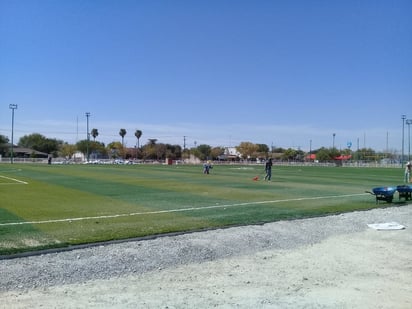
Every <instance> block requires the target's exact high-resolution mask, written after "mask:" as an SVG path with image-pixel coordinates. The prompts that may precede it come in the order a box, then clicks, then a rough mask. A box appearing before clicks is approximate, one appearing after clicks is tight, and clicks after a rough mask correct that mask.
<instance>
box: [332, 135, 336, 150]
mask: <svg viewBox="0 0 412 309" xmlns="http://www.w3.org/2000/svg"><path fill="white" fill-rule="evenodd" d="M335 136H336V133H333V144H332V148H333V149H335Z"/></svg>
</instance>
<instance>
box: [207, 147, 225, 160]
mask: <svg viewBox="0 0 412 309" xmlns="http://www.w3.org/2000/svg"><path fill="white" fill-rule="evenodd" d="M224 154H225V148H223V147H213V148H212V149H211V151H210V156H211V157H212V159H213V160H216V159H217V158H218V157H219V156H221V155H224Z"/></svg>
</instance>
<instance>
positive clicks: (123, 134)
mask: <svg viewBox="0 0 412 309" xmlns="http://www.w3.org/2000/svg"><path fill="white" fill-rule="evenodd" d="M126 133H127V132H126V129H120V131H119V135H120V136H121V137H122V146H123V147H124V137H125V136H126Z"/></svg>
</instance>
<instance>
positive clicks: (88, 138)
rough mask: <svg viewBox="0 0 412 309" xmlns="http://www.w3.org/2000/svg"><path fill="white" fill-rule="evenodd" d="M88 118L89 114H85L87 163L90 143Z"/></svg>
mask: <svg viewBox="0 0 412 309" xmlns="http://www.w3.org/2000/svg"><path fill="white" fill-rule="evenodd" d="M89 117H90V113H89V112H87V113H86V119H87V162H89V158H90V154H89V143H90V133H89Z"/></svg>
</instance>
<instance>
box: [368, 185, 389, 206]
mask: <svg viewBox="0 0 412 309" xmlns="http://www.w3.org/2000/svg"><path fill="white" fill-rule="evenodd" d="M366 192H367V193H370V194H372V195H374V196H375V198H376V204H378V203H379V201H385V202H387V203H392V201H393V195H394V194H395V192H396V188H395V187H378V188H373V189H372V192H371V191H366Z"/></svg>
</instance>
